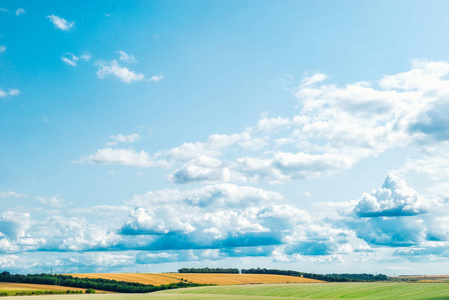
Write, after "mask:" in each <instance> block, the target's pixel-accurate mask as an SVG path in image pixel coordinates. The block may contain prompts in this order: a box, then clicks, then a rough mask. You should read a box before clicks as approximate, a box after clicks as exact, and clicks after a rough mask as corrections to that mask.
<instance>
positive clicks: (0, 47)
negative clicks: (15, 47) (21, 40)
mask: <svg viewBox="0 0 449 300" xmlns="http://www.w3.org/2000/svg"><path fill="white" fill-rule="evenodd" d="M5 51H6V46H4V45H0V53H3V52H5Z"/></svg>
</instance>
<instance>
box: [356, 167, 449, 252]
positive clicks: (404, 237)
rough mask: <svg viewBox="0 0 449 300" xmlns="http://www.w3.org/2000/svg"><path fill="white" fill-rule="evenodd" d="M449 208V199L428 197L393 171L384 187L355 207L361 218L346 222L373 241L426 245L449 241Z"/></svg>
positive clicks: (393, 245) (396, 244)
mask: <svg viewBox="0 0 449 300" xmlns="http://www.w3.org/2000/svg"><path fill="white" fill-rule="evenodd" d="M448 212H449V206H448V204H447V201H446V200H444V199H439V200H429V199H425V198H424V197H422V196H420V195H419V194H418V193H417V192H416V191H415V190H413V189H412V188H410V187H408V186H407V184H406V183H405V181H404V180H402V179H400V178H397V177H395V176H393V175H391V174H390V175H388V176H387V178H386V179H385V182H384V184H383V185H382V188H380V189H379V190H377V191H373V192H371V193H365V194H364V195H363V196H362V199H360V200H359V202H358V204H357V205H356V206H355V207H354V213H355V215H356V216H357V217H358V218H350V219H348V220H347V222H348V224H349V226H350V228H352V229H353V230H354V231H355V232H356V234H357V237H359V238H361V239H363V240H365V241H366V242H367V243H369V244H371V245H378V246H379V245H383V246H391V247H396V246H402V247H403V246H414V245H421V246H425V245H426V244H428V243H431V242H432V241H449V231H448V230H447V228H448V227H447V226H448V225H449V218H448V217H447V213H448Z"/></svg>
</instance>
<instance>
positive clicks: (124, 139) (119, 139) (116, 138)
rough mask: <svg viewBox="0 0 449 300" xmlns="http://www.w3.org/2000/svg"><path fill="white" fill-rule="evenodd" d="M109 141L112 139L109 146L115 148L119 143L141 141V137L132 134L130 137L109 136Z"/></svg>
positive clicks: (120, 135)
mask: <svg viewBox="0 0 449 300" xmlns="http://www.w3.org/2000/svg"><path fill="white" fill-rule="evenodd" d="M109 139H111V141H110V142H108V143H107V145H108V146H113V145H116V144H118V143H134V142H137V141H138V140H140V135H139V134H138V133H131V134H130V135H122V134H117V135H111V136H109Z"/></svg>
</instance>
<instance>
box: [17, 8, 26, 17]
mask: <svg viewBox="0 0 449 300" xmlns="http://www.w3.org/2000/svg"><path fill="white" fill-rule="evenodd" d="M24 13H25V10H24V9H23V8H18V9H17V10H16V16H20V15H21V14H24Z"/></svg>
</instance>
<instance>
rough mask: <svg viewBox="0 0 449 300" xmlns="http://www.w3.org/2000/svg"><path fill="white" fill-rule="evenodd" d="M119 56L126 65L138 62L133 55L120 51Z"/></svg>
mask: <svg viewBox="0 0 449 300" xmlns="http://www.w3.org/2000/svg"><path fill="white" fill-rule="evenodd" d="M118 54H120V60H122V61H124V62H125V63H128V64H133V63H136V62H137V59H135V58H134V56H133V55H132V54H131V55H129V54H127V53H126V52H124V51H122V50H120V51H118Z"/></svg>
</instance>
